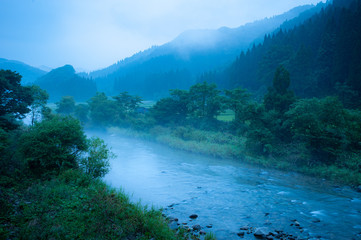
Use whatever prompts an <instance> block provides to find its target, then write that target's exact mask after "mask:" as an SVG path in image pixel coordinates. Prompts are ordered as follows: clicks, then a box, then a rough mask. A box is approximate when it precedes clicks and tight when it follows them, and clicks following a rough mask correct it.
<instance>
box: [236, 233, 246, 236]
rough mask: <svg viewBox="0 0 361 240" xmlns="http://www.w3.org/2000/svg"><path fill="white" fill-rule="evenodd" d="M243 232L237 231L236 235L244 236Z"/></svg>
mask: <svg viewBox="0 0 361 240" xmlns="http://www.w3.org/2000/svg"><path fill="white" fill-rule="evenodd" d="M244 234H245V233H244V232H239V233H237V236H238V237H244Z"/></svg>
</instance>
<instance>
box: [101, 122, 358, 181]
mask: <svg viewBox="0 0 361 240" xmlns="http://www.w3.org/2000/svg"><path fill="white" fill-rule="evenodd" d="M107 130H108V132H109V133H117V134H121V135H124V136H128V137H135V138H140V139H143V140H148V141H155V142H158V143H161V144H164V145H167V146H169V147H171V148H174V149H179V150H183V151H187V152H192V153H199V154H203V155H207V156H212V157H216V158H221V159H224V158H230V159H235V160H239V161H242V162H245V163H249V164H254V165H258V166H261V167H265V168H272V169H279V170H284V171H293V172H298V173H302V174H305V175H308V176H314V177H318V178H321V179H327V180H331V181H333V182H335V183H337V184H346V185H350V186H353V187H355V188H359V186H360V185H361V172H360V170H359V169H360V166H359V164H360V162H361V161H360V156H359V154H357V153H352V154H347V155H344V156H342V158H340V159H338V161H336V162H335V163H334V164H330V165H325V164H323V165H322V164H318V165H307V164H302V161H298V159H299V158H304V157H307V156H301V155H302V153H300V152H297V150H296V149H297V148H296V147H294V146H292V145H288V146H285V149H284V150H283V154H280V155H279V156H272V155H269V156H262V155H255V154H254V153H252V152H250V151H248V150H247V146H246V139H245V138H244V137H238V136H234V135H232V134H229V133H222V132H212V131H204V130H198V129H194V128H189V127H176V128H167V127H162V126H155V127H153V128H151V129H149V130H147V131H136V130H132V129H130V128H118V127H111V128H108V129H107Z"/></svg>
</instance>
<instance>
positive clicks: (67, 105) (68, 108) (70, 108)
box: [56, 96, 75, 115]
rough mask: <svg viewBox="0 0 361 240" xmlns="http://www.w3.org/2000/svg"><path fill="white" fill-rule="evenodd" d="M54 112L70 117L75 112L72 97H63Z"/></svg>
mask: <svg viewBox="0 0 361 240" xmlns="http://www.w3.org/2000/svg"><path fill="white" fill-rule="evenodd" d="M56 106H57V109H56V112H57V113H60V114H63V115H71V114H73V113H74V110H75V100H74V97H73V96H63V97H62V98H61V100H60V102H57V103H56Z"/></svg>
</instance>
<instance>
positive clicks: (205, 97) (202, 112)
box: [188, 82, 224, 119]
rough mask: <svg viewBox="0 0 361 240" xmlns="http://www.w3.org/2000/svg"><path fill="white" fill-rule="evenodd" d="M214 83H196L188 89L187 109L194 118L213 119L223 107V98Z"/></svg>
mask: <svg viewBox="0 0 361 240" xmlns="http://www.w3.org/2000/svg"><path fill="white" fill-rule="evenodd" d="M219 93H220V91H219V90H217V86H216V85H215V84H208V83H207V82H203V83H197V84H195V85H193V86H191V87H190V89H189V104H188V109H189V112H190V113H191V115H192V116H193V117H195V118H205V119H213V118H214V117H216V116H217V115H219V113H220V112H222V111H223V109H224V105H223V102H224V99H223V98H222V97H221V96H220V95H219Z"/></svg>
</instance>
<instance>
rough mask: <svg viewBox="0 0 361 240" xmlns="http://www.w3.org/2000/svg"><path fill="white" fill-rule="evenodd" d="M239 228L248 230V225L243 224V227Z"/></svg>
mask: <svg viewBox="0 0 361 240" xmlns="http://www.w3.org/2000/svg"><path fill="white" fill-rule="evenodd" d="M240 230H244V231H247V230H249V227H248V226H243V227H241V228H240Z"/></svg>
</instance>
